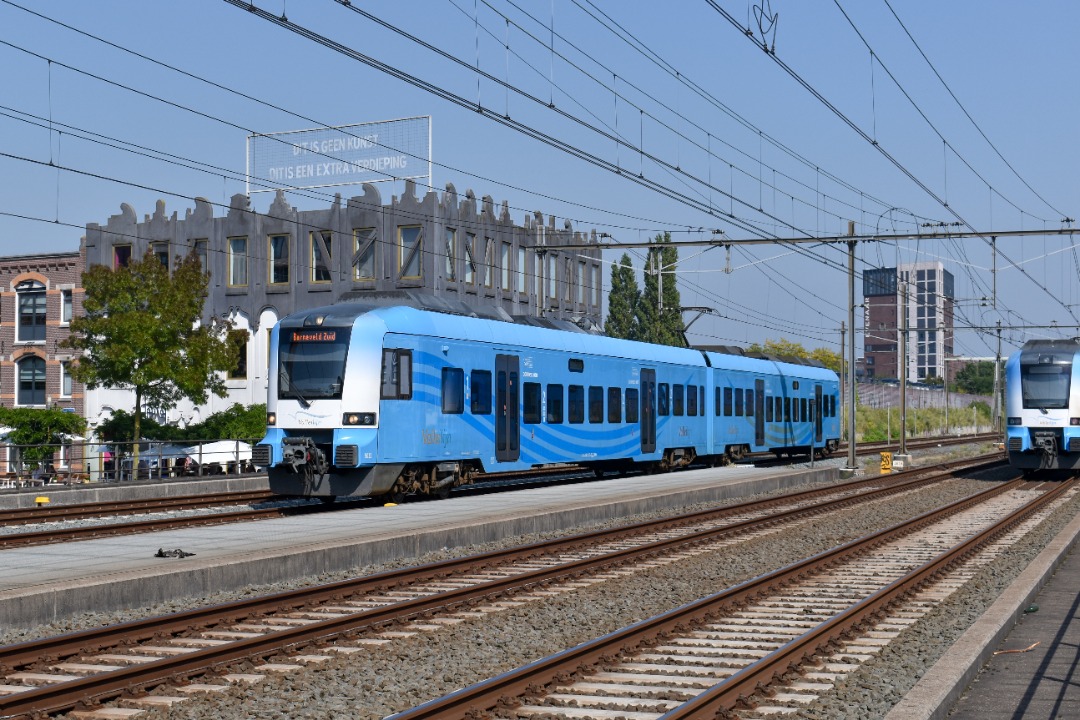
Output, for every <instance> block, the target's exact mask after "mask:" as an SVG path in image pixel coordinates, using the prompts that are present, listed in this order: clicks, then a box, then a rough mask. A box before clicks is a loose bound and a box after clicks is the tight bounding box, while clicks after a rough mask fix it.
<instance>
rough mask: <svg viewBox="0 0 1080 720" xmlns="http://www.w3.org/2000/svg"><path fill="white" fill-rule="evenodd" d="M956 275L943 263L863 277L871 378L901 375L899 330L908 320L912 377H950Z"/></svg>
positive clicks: (903, 267)
mask: <svg viewBox="0 0 1080 720" xmlns="http://www.w3.org/2000/svg"><path fill="white" fill-rule="evenodd" d="M954 297H955V295H954V293H953V276H952V273H950V272H949V271H948V270H946V269H945V266H944V265H942V264H941V263H940V262H936V261H935V262H922V263H913V264H909V265H900V266H898V267H889V268H875V269H873V270H867V271H865V272H864V273H863V298H864V302H865V305H864V312H863V343H864V345H863V352H864V357H865V368H866V376H867V377H873V378H896V377H899V376H900V365H899V363H900V331H901V328H902V327H903V325H904V322H903V320H904V316H905V314H906V316H907V330H908V333H907V353H906V355H907V357H906V370H907V377H908V379H910V380H913V381H924V380H927V379H929V378H935V377H936V378H944V377H945V365H946V363H945V358H947V357H951V356H952V354H953V302H954Z"/></svg>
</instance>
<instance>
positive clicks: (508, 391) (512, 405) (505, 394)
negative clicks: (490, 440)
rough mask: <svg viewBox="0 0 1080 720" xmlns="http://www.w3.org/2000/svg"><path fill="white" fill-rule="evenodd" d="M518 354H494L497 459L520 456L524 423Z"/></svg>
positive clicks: (507, 459) (512, 459) (506, 460)
mask: <svg viewBox="0 0 1080 720" xmlns="http://www.w3.org/2000/svg"><path fill="white" fill-rule="evenodd" d="M519 392H520V391H519V390H518V357H517V355H496V356H495V460H496V461H498V462H513V461H515V460H517V459H518V455H519V447H518V443H519V440H520V434H521V426H520V424H519V423H518V405H519V404H520V402H521V400H520V398H519V397H518V395H519Z"/></svg>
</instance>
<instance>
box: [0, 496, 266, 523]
mask: <svg viewBox="0 0 1080 720" xmlns="http://www.w3.org/2000/svg"><path fill="white" fill-rule="evenodd" d="M274 497H275V495H274V494H273V493H271V492H270V491H269V490H238V491H234V492H224V493H209V494H203V495H182V496H178V497H162V498H149V499H145V500H115V501H105V502H93V503H77V504H70V505H47V506H43V507H33V508H15V509H10V510H0V525H29V524H32V523H46V522H61V521H63V520H82V519H86V518H100V517H108V516H110V515H143V514H149V513H158V512H171V511H177V510H195V509H200V508H207V507H217V506H221V505H244V504H250V503H258V502H264V501H267V500H270V499H272V498H274Z"/></svg>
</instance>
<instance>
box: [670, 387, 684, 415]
mask: <svg viewBox="0 0 1080 720" xmlns="http://www.w3.org/2000/svg"><path fill="white" fill-rule="evenodd" d="M671 410H672V413H671V414H672V415H682V414H683V386H682V385H679V384H678V383H676V384H675V385H672V386H671Z"/></svg>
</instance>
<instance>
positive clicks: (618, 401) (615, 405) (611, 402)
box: [607, 388, 622, 423]
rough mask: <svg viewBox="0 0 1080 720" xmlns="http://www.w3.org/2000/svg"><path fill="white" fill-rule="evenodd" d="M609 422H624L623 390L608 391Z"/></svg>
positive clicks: (609, 389)
mask: <svg viewBox="0 0 1080 720" xmlns="http://www.w3.org/2000/svg"><path fill="white" fill-rule="evenodd" d="M607 421H608V422H609V423H621V422H622V388H608V389H607Z"/></svg>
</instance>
